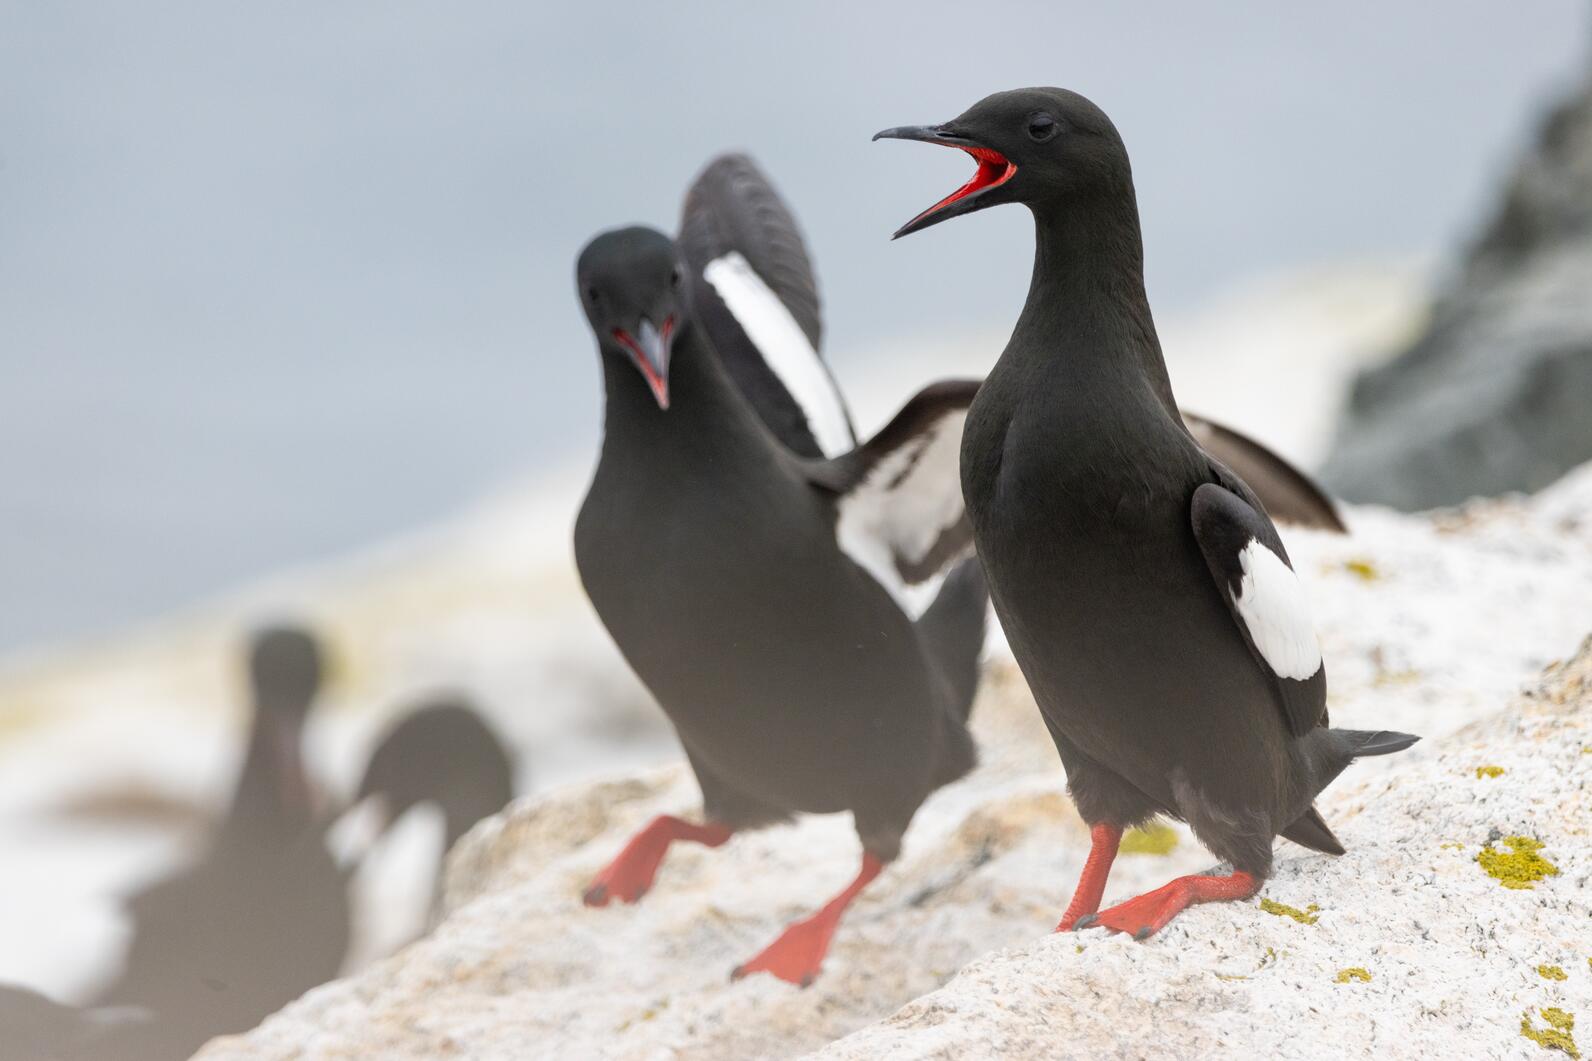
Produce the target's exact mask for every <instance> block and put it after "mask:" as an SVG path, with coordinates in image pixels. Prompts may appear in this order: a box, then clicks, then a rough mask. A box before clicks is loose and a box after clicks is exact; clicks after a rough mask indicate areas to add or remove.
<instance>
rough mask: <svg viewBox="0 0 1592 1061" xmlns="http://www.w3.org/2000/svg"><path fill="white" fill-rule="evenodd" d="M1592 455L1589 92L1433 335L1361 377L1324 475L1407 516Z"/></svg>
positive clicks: (1562, 110) (1546, 137)
mask: <svg viewBox="0 0 1592 1061" xmlns="http://www.w3.org/2000/svg"><path fill="white" fill-rule="evenodd" d="M1588 460H1592V84H1589V85H1588V86H1587V87H1586V88H1584V89H1583V90H1582V91H1581V92H1579V93H1578V94H1576V95H1575V96H1573V97H1572V98H1570V99H1569V100H1567V101H1565V102H1564V103H1562V104H1560V105H1559V106H1558V107H1556V108H1555V109H1554V110H1553V112H1552V113H1550V114H1549V115H1548V117H1547V118H1546V120H1545V121H1544V122H1543V124H1542V128H1541V130H1540V131H1539V133H1538V136H1537V139H1536V142H1535V144H1534V145H1533V146H1532V148H1531V149H1530V150H1529V151H1528V152H1527V154H1526V156H1525V157H1524V158H1523V159H1522V160H1521V161H1520V163H1519V164H1518V166H1517V168H1516V171H1515V173H1514V175H1513V176H1512V177H1511V179H1510V181H1509V185H1508V187H1507V190H1506V192H1505V195H1504V199H1503V202H1502V204H1501V205H1500V207H1499V208H1498V210H1497V212H1496V214H1495V215H1494V217H1493V219H1492V220H1491V222H1490V223H1489V224H1488V225H1487V226H1486V228H1485V229H1484V230H1483V232H1482V234H1481V236H1480V238H1479V239H1478V240H1477V241H1476V243H1475V245H1474V246H1473V247H1472V248H1471V249H1470V251H1469V252H1468V254H1467V255H1466V257H1465V260H1464V261H1463V262H1462V263H1461V264H1460V267H1459V269H1458V272H1457V275H1456V276H1455V277H1454V278H1453V280H1452V281H1451V283H1450V284H1449V285H1448V287H1447V289H1446V290H1445V291H1444V292H1443V294H1442V296H1441V297H1440V298H1439V300H1438V302H1437V304H1436V305H1435V306H1434V308H1433V313H1432V319H1431V323H1430V325H1429V326H1428V328H1427V330H1426V332H1425V334H1424V335H1422V336H1421V337H1420V338H1419V339H1417V340H1416V341H1415V343H1414V344H1413V345H1412V346H1411V347H1410V348H1409V349H1408V350H1406V351H1404V352H1403V353H1402V354H1400V355H1399V356H1398V357H1396V358H1394V359H1393V360H1392V361H1391V362H1389V363H1388V364H1386V365H1384V366H1381V367H1379V368H1376V369H1373V370H1370V371H1367V372H1365V373H1362V374H1361V375H1360V377H1359V378H1358V379H1357V380H1356V381H1355V384H1354V388H1353V392H1352V394H1351V397H1350V400H1349V405H1348V408H1347V410H1346V411H1345V413H1344V418H1343V422H1342V423H1341V424H1340V425H1339V430H1338V437H1337V440H1336V442H1335V444H1334V447H1333V451H1332V454H1331V456H1330V457H1329V458H1328V460H1327V463H1326V466H1325V467H1324V468H1323V469H1322V472H1321V475H1322V478H1323V479H1324V480H1325V481H1326V483H1327V484H1328V486H1330V487H1332V488H1333V489H1334V490H1336V491H1337V492H1338V493H1340V494H1341V495H1342V496H1344V497H1346V498H1348V499H1350V500H1353V501H1366V502H1377V503H1381V504H1387V505H1392V506H1394V507H1396V508H1402V509H1420V508H1430V507H1433V506H1436V505H1449V504H1455V503H1458V502H1460V501H1464V500H1465V499H1467V498H1469V497H1473V496H1477V495H1481V496H1492V495H1496V494H1502V493H1507V492H1510V491H1534V490H1537V489H1540V488H1542V487H1544V486H1547V485H1548V484H1549V483H1552V482H1553V481H1554V480H1555V479H1557V478H1559V477H1560V476H1561V475H1563V474H1564V473H1565V472H1566V471H1568V470H1570V469H1571V468H1574V467H1576V466H1577V465H1579V464H1582V463H1584V462H1586V461H1588Z"/></svg>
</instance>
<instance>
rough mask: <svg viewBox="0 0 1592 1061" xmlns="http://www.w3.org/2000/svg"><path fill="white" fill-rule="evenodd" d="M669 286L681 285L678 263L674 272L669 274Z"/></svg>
mask: <svg viewBox="0 0 1592 1061" xmlns="http://www.w3.org/2000/svg"><path fill="white" fill-rule="evenodd" d="M669 286H670V287H679V286H680V267H679V266H678V265H676V266H675V267H674V272H672V273H670V274H669Z"/></svg>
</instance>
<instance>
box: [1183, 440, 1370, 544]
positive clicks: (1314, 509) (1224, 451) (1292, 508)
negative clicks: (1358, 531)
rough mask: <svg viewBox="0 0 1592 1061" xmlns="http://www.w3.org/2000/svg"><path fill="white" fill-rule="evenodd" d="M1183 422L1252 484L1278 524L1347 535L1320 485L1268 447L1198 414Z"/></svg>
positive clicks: (1336, 510) (1330, 501)
mask: <svg viewBox="0 0 1592 1061" xmlns="http://www.w3.org/2000/svg"><path fill="white" fill-rule="evenodd" d="M1183 423H1184V424H1186V425H1188V429H1189V433H1190V434H1191V435H1193V436H1194V441H1196V442H1198V443H1199V444H1200V447H1201V448H1202V449H1204V450H1205V452H1207V453H1209V454H1210V455H1211V456H1213V457H1215V458H1216V459H1217V460H1219V461H1221V462H1222V463H1223V464H1225V465H1227V467H1229V468H1231V469H1232V470H1233V471H1234V472H1236V473H1237V474H1238V477H1239V478H1240V479H1242V480H1243V481H1244V482H1246V483H1248V484H1249V485H1250V487H1251V488H1253V489H1254V491H1255V493H1256V494H1257V495H1259V497H1260V501H1261V503H1262V504H1263V505H1265V507H1266V512H1267V513H1268V514H1269V515H1270V516H1271V517H1272V518H1273V519H1276V520H1281V521H1282V522H1284V523H1291V524H1294V525H1296V526H1300V527H1311V528H1314V529H1316V530H1328V531H1337V532H1338V533H1339V534H1343V533H1346V532H1347V531H1348V528H1347V527H1345V526H1344V525H1343V517H1342V516H1340V515H1339V514H1338V507H1337V506H1336V505H1334V504H1333V503H1332V499H1331V498H1330V497H1328V496H1327V494H1326V491H1324V490H1322V489H1321V487H1320V486H1319V485H1318V484H1317V483H1316V481H1315V480H1314V479H1312V478H1310V476H1308V475H1306V474H1305V473H1304V472H1303V471H1301V470H1300V469H1298V468H1296V467H1294V465H1293V464H1291V463H1289V462H1288V461H1287V460H1284V459H1283V458H1282V457H1280V456H1278V455H1277V454H1276V453H1274V452H1272V451H1271V450H1270V449H1269V448H1267V447H1266V446H1263V445H1261V444H1260V443H1259V442H1257V441H1255V440H1254V439H1252V438H1250V437H1249V436H1248V435H1245V434H1243V433H1241V432H1238V431H1234V430H1233V429H1232V428H1230V427H1225V426H1223V425H1222V424H1218V423H1216V422H1215V421H1213V420H1207V419H1205V418H1204V417H1203V416H1195V415H1194V414H1193V413H1188V412H1185V413H1184V414H1183Z"/></svg>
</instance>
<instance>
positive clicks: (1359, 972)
mask: <svg viewBox="0 0 1592 1061" xmlns="http://www.w3.org/2000/svg"><path fill="white" fill-rule="evenodd" d="M1332 979H1333V982H1334V983H1339V984H1347V983H1350V982H1351V981H1354V980H1358V981H1360V983H1362V984H1368V983H1370V982H1371V970H1369V969H1366V968H1364V967H1362V966H1359V965H1351V966H1349V967H1348V968H1347V969H1339V970H1338V975H1337V976H1335V977H1333V978H1332Z"/></svg>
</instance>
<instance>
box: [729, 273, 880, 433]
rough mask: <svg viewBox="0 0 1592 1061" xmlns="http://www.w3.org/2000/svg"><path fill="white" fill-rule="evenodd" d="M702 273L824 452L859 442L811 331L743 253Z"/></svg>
mask: <svg viewBox="0 0 1592 1061" xmlns="http://www.w3.org/2000/svg"><path fill="white" fill-rule="evenodd" d="M702 275H703V276H704V277H705V278H706V279H707V282H708V283H710V284H712V285H713V290H714V291H717V292H718V295H719V298H721V299H723V300H724V304H725V305H726V306H728V307H729V310H730V313H732V314H733V315H734V316H735V319H736V321H737V322H738V323H739V324H740V326H741V328H742V329H743V330H744V331H745V332H746V335H747V338H749V339H751V340H752V345H753V346H756V347H757V350H758V352H759V353H760V354H762V355H763V360H764V361H765V362H766V363H767V364H768V367H769V368H770V369H772V370H773V372H774V375H776V376H778V377H779V380H780V382H781V383H783V384H784V385H785V389H786V390H787V391H789V392H790V394H791V397H793V398H795V399H796V403H797V404H798V405H800V406H801V407H802V412H803V413H804V414H806V417H807V425H808V427H810V428H811V429H812V432H813V438H814V439H815V440H817V442H818V447H819V448H820V449H821V450H823V452H824V456H826V457H836V456H839V455H840V454H842V453H845V452H847V451H848V450H850V449H851V448H852V447H853V446H854V445H856V443H857V440H856V439H855V438H853V437H852V434H851V425H850V422H849V421H848V420H847V419H846V407H845V405H844V404H843V403H842V402H841V399H840V391H839V389H838V388H836V386H835V381H834V380H833V379H832V378H831V377H830V375H829V371H828V370H827V369H826V368H825V367H824V364H823V361H822V360H820V359H819V357H818V351H816V350H814V349H813V344H812V343H810V342H808V341H807V334H806V333H805V332H803V331H802V329H801V325H799V324H797V323H796V318H795V317H793V316H791V312H790V310H789V309H787V308H786V306H785V303H783V302H781V301H780V299H779V296H778V295H776V294H775V293H774V291H773V290H772V289H771V288H770V287H769V286H768V284H766V283H764V282H763V278H762V277H761V276H758V275H757V271H756V270H755V269H753V268H752V266H751V264H750V263H749V262H747V260H746V259H745V258H744V257H742V256H741V254H740V252H739V251H731V252H730V253H728V254H726V255H724V256H723V257H720V258H715V259H713V260H712V261H711V262H709V263H708V264H707V268H705V269H703V270H702Z"/></svg>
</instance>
